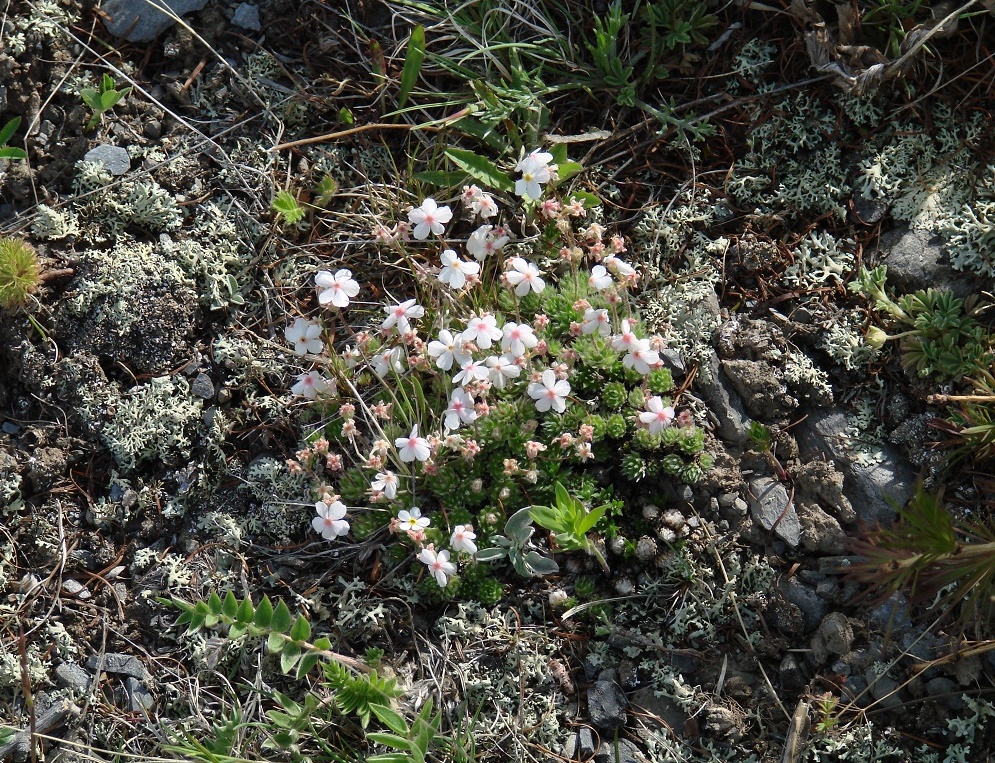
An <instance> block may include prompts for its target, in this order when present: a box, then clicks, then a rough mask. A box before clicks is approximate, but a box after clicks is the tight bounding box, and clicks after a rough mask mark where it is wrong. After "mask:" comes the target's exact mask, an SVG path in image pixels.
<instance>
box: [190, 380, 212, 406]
mask: <svg viewBox="0 0 995 763" xmlns="http://www.w3.org/2000/svg"><path fill="white" fill-rule="evenodd" d="M190 394H191V395H194V396H196V397H200V398H203V399H204V400H210V399H211V398H212V397H214V383H213V382H212V381H211V377H210V376H208V375H207V374H197V378H196V379H194V380H193V383H192V384H191V385H190Z"/></svg>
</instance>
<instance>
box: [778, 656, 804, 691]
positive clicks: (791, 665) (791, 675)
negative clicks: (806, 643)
mask: <svg viewBox="0 0 995 763" xmlns="http://www.w3.org/2000/svg"><path fill="white" fill-rule="evenodd" d="M777 673H778V676H779V677H780V679H781V686H783V687H784V688H785V689H788V690H791V691H797V690H799V689H801V688H802V687H803V686H805V684H806V680H805V670H804V668H803V667H802V663H801V661H800V660H799V659H798V657H797V655H794V654H790V653H789V654H786V655H784V659H783V660H781V665H780V666H779V667H778V669H777Z"/></svg>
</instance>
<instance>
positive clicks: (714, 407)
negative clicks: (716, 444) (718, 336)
mask: <svg viewBox="0 0 995 763" xmlns="http://www.w3.org/2000/svg"><path fill="white" fill-rule="evenodd" d="M709 371H710V374H709V378H708V380H707V381H705V380H704V378H703V377H702V376H700V375H699V376H698V377H697V378H696V379H695V382H694V388H695V390H696V391H697V392H698V394H700V395H701V397H702V399H703V400H704V401H705V403H706V404H707V405H708V409H709V411H710V412H711V413H712V415H713V416H715V419H716V422H717V423H716V430H715V431H716V433H717V434H718V436H719V437H721V438H722V439H723V440H725V441H726V442H728V443H734V444H738V443H743V442H746V441H747V440H748V439H749V438H750V432H749V417H748V416H747V415H746V410H745V409H744V408H743V401H742V400H740V399H739V395H738V394H737V393H736V390H735V389H733V387H732V383H731V382H730V381H729V379H728V378H726V375H725V373H724V372H723V371H722V367H721V365H720V363H719V356H718V355H716V354H715V353H714V352H713V353H712V354H711V357H710V358H709Z"/></svg>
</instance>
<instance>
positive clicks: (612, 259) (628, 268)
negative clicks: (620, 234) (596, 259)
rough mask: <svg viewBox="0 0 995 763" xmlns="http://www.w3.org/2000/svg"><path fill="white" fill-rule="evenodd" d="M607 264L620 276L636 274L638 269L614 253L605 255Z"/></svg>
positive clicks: (625, 276) (628, 276)
mask: <svg viewBox="0 0 995 763" xmlns="http://www.w3.org/2000/svg"><path fill="white" fill-rule="evenodd" d="M605 265H607V266H608V269H609V270H610V271H611V272H612V273H614V274H615V275H617V276H618V277H619V278H630V277H632V276H634V275H635V274H636V269H635V268H634V267H632V265H630V264H628V263H627V262H624V261H623V260H620V259H619V258H618V257H616V256H615V255H614V254H610V255H608V256H607V257H605Z"/></svg>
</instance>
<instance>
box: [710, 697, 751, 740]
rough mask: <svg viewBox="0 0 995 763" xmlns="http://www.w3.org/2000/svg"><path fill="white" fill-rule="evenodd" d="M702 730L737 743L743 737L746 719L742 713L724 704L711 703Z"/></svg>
mask: <svg viewBox="0 0 995 763" xmlns="http://www.w3.org/2000/svg"><path fill="white" fill-rule="evenodd" d="M702 730H703V731H704V732H705V733H706V734H708V735H710V736H713V737H715V738H717V739H723V740H725V741H727V742H731V743H732V744H735V743H737V742H739V741H740V740H741V739H742V738H743V733H744V732H745V731H746V719H745V718H744V717H743V715H742V714H741V713H738V712H736V711H735V710H732V709H731V708H728V707H724V706H722V705H709V707H708V708H707V709H706V710H705V715H704V719H703V723H702Z"/></svg>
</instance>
